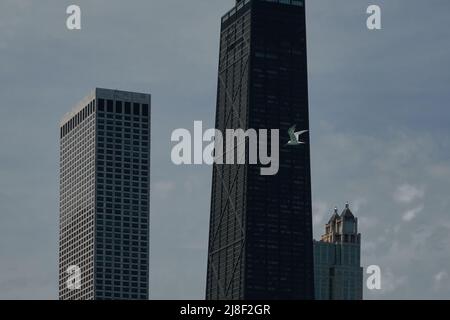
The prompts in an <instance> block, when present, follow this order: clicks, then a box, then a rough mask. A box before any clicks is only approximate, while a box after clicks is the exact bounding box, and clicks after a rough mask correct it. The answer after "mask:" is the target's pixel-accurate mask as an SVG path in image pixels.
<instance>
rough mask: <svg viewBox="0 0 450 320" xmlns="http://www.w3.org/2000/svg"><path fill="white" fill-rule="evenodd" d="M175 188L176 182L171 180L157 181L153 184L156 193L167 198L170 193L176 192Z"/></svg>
mask: <svg viewBox="0 0 450 320" xmlns="http://www.w3.org/2000/svg"><path fill="white" fill-rule="evenodd" d="M175 188H176V184H175V182H173V181H169V180H164V181H157V182H155V183H154V184H153V192H154V194H155V195H156V196H158V197H160V198H163V199H165V198H167V197H168V196H169V193H172V192H174V191H175Z"/></svg>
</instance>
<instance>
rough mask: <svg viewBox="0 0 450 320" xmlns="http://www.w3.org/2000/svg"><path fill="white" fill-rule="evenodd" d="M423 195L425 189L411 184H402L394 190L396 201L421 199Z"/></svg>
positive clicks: (408, 201) (405, 201) (406, 202)
mask: <svg viewBox="0 0 450 320" xmlns="http://www.w3.org/2000/svg"><path fill="white" fill-rule="evenodd" d="M424 196H425V189H424V188H423V187H417V186H414V185H411V184H403V185H401V186H399V187H398V188H397V190H396V191H395V192H394V200H395V201H397V202H398V203H404V204H409V203H411V202H413V201H414V200H416V199H422V198H423V197H424Z"/></svg>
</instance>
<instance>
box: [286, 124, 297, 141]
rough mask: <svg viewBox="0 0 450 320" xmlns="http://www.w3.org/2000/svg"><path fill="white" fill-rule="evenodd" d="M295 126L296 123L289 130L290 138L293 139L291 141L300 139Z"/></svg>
mask: <svg viewBox="0 0 450 320" xmlns="http://www.w3.org/2000/svg"><path fill="white" fill-rule="evenodd" d="M295 127H296V125H295V124H294V125H293V126H292V127H291V128H289V130H288V134H289V138H290V139H291V140H290V141H292V142H296V141H298V140H297V137H296V135H295Z"/></svg>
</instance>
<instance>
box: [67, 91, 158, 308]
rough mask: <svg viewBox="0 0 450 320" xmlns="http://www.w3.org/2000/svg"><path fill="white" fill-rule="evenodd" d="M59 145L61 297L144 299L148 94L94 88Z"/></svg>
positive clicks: (75, 111)
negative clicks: (74, 280) (75, 282)
mask: <svg viewBox="0 0 450 320" xmlns="http://www.w3.org/2000/svg"><path fill="white" fill-rule="evenodd" d="M60 139H61V140H60V143H61V145H60V244H59V298H60V299H64V300H67V299H71V300H73V299H77V300H86V299H148V290H149V289H148V287H149V256H148V255H149V184H150V95H148V94H141V93H134V92H125V91H117V90H107V89H95V90H94V92H92V93H91V94H90V95H89V96H88V97H86V98H85V99H84V100H83V101H81V102H80V103H79V104H78V105H77V106H76V107H75V108H74V109H73V110H72V111H71V112H70V113H69V114H67V115H66V116H65V117H64V118H63V120H62V121H61V125H60ZM74 270H79V271H80V274H79V275H80V278H79V280H80V281H79V282H78V284H79V285H80V286H79V287H75V286H73V283H72V282H71V281H70V280H71V277H72V276H73V275H74V274H73V271H74ZM71 284H72V286H71Z"/></svg>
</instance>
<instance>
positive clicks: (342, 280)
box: [314, 204, 363, 300]
mask: <svg viewBox="0 0 450 320" xmlns="http://www.w3.org/2000/svg"><path fill="white" fill-rule="evenodd" d="M314 268H315V270H314V275H315V298H316V299H317V300H362V298H363V270H362V268H361V234H360V233H358V219H357V218H355V217H354V216H353V213H352V212H351V211H350V207H349V205H348V204H347V205H346V206H345V210H344V211H343V212H342V213H341V215H339V213H338V211H337V209H335V212H334V214H333V215H332V216H331V218H330V220H329V221H328V223H327V224H326V227H325V234H324V235H323V236H322V239H321V240H320V241H314Z"/></svg>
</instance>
